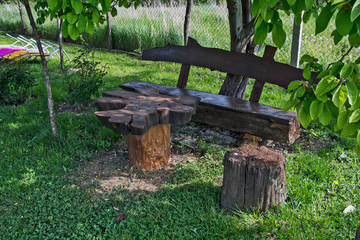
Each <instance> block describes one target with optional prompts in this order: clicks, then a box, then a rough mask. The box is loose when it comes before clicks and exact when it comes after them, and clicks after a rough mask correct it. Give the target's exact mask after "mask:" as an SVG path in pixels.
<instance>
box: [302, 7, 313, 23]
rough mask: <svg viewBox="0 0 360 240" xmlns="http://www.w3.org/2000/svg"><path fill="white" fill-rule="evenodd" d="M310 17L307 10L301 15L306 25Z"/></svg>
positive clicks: (309, 12)
mask: <svg viewBox="0 0 360 240" xmlns="http://www.w3.org/2000/svg"><path fill="white" fill-rule="evenodd" d="M310 17H311V11H309V10H307V11H305V12H304V14H303V22H304V23H307V22H308V21H309V19H310Z"/></svg>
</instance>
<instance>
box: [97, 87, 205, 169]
mask: <svg viewBox="0 0 360 240" xmlns="http://www.w3.org/2000/svg"><path fill="white" fill-rule="evenodd" d="M133 90H134V91H135V92H129V91H122V90H112V91H107V92H104V93H103V96H104V97H102V98H98V99H97V100H96V106H97V108H98V109H99V111H98V112H95V115H96V116H97V117H98V118H99V119H100V120H101V121H102V123H103V124H104V125H105V126H106V127H108V128H110V129H112V130H113V131H114V132H116V133H118V134H127V135H128V136H127V143H128V151H129V160H130V162H131V163H132V164H133V165H135V166H137V167H139V168H141V169H143V170H146V171H152V170H156V169H159V168H161V167H163V166H165V165H167V163H168V161H169V160H170V155H171V146H170V124H185V123H187V122H189V121H190V120H191V116H192V115H194V114H195V111H196V107H197V105H198V103H199V101H200V98H198V97H193V96H178V97H174V96H167V95H161V94H159V91H158V90H157V89H154V88H138V89H133Z"/></svg>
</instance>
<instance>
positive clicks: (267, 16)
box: [264, 8, 274, 22]
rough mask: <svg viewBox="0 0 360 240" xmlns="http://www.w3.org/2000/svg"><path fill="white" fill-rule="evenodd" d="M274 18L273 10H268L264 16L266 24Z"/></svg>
mask: <svg viewBox="0 0 360 240" xmlns="http://www.w3.org/2000/svg"><path fill="white" fill-rule="evenodd" d="M273 16H274V10H272V9H271V8H267V9H266V12H265V15H264V20H265V22H268V21H269V20H270V19H271V18H272V17H273Z"/></svg>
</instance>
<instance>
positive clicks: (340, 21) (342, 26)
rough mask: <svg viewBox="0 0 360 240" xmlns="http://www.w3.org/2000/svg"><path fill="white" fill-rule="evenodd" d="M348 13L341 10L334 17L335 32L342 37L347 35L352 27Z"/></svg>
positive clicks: (348, 11)
mask: <svg viewBox="0 0 360 240" xmlns="http://www.w3.org/2000/svg"><path fill="white" fill-rule="evenodd" d="M350 13H351V12H350V10H342V11H339V12H338V14H337V15H336V19H335V26H336V30H337V31H338V32H339V33H340V34H341V35H343V36H346V35H348V34H349V32H350V30H351V28H352V26H353V23H352V22H351V21H350Z"/></svg>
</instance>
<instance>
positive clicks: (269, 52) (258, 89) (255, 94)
mask: <svg viewBox="0 0 360 240" xmlns="http://www.w3.org/2000/svg"><path fill="white" fill-rule="evenodd" d="M276 49H277V48H276V47H272V46H269V45H267V46H266V47H265V52H264V55H263V58H267V59H270V60H273V59H274V57H275V53H276ZM264 85H265V82H264V81H262V80H261V79H256V80H255V83H254V86H253V89H252V91H251V95H250V99H249V100H250V102H259V100H260V97H261V93H262V90H263V88H264Z"/></svg>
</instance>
